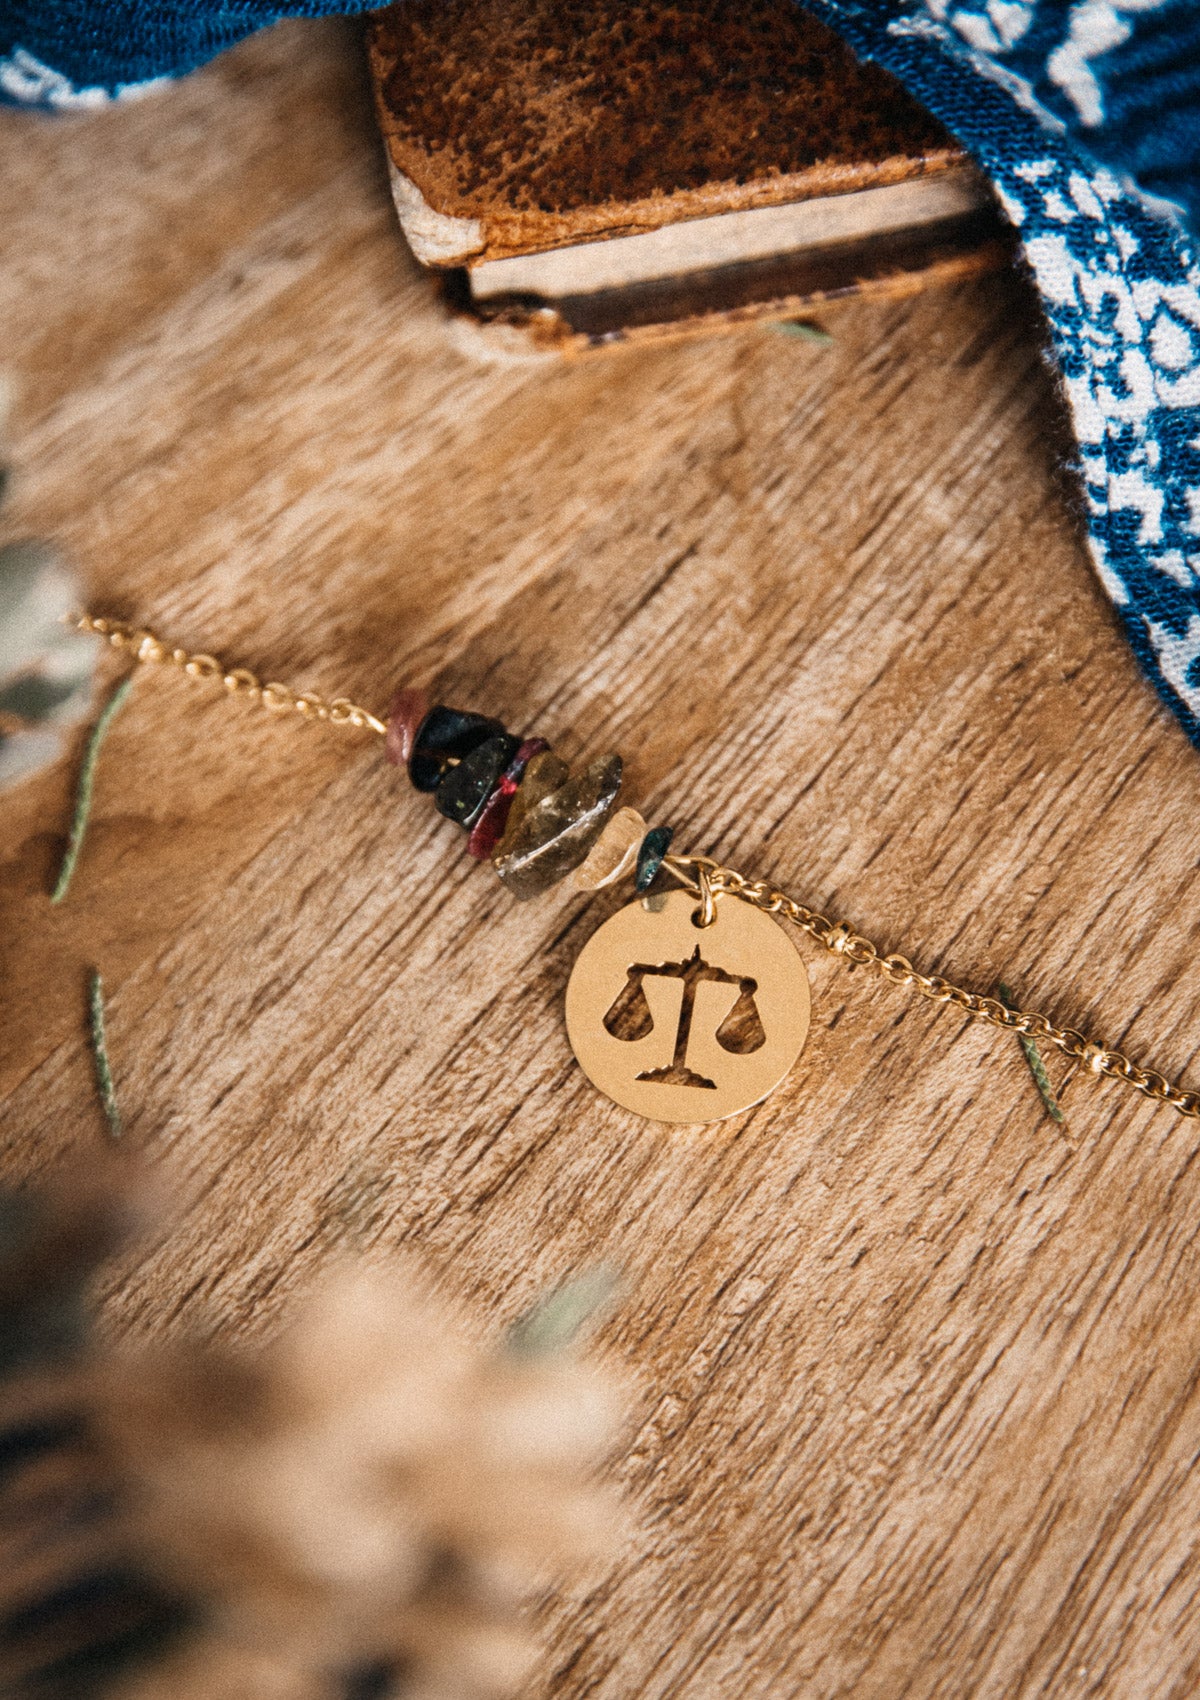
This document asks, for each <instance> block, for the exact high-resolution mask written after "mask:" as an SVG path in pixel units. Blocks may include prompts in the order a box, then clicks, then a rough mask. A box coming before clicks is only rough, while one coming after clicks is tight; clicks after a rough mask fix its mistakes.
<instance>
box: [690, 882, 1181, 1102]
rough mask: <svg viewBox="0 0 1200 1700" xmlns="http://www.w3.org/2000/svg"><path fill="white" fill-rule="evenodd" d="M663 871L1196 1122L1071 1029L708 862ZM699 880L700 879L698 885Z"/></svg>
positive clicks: (1124, 1063)
mask: <svg viewBox="0 0 1200 1700" xmlns="http://www.w3.org/2000/svg"><path fill="white" fill-rule="evenodd" d="M663 866H664V867H665V868H666V869H667V871H668V872H669V873H671V874H673V875H674V876H675V877H676V879H678V880H680V881H681V882H682V883H683V884H684V885H687V886H689V887H691V888H692V889H693V890H695V891H696V893H697V895H698V896H701V897H702V896H703V892H704V889H707V890H708V892H709V893H711V894H715V895H719V894H721V893H724V892H727V893H729V894H730V896H733V897H740V898H741V899H742V900H743V901H744V902H746V903H752V904H753V905H754V907H755V908H756V909H762V910H764V911H765V912H766V913H767V914H768V915H782V916H783V917H784V918H785V919H786V920H788V921H790V922H791V923H792V925H793V926H796V927H799V928H800V930H801V931H802V932H805V933H808V934H809V936H810V937H811V938H814V939H816V941H817V943H818V944H823V945H824V946H825V948H826V949H827V950H831V951H833V952H834V954H835V955H836V956H841V957H844V958H845V960H846V961H847V962H853V963H857V964H858V965H859V966H860V967H862V968H866V969H868V970H869V971H870V972H871V973H874V974H879V975H881V976H882V978H883V979H885V980H890V981H891V983H892V985H893V986H910V987H912V988H913V990H914V991H917V992H919V993H920V994H921V996H922V997H926V998H930V999H932V1001H933V1002H934V1003H947V1004H953V1005H954V1006H955V1008H956V1009H961V1010H963V1011H964V1012H965V1013H966V1014H967V1015H978V1016H982V1018H983V1019H984V1021H990V1022H991V1023H992V1025H993V1026H994V1027H1004V1028H1006V1029H1007V1030H1008V1031H1009V1032H1010V1033H1020V1034H1025V1035H1027V1036H1028V1037H1029V1038H1031V1039H1036V1040H1037V1041H1038V1042H1039V1043H1042V1044H1047V1045H1054V1046H1056V1047H1057V1049H1058V1050H1060V1051H1062V1052H1063V1053H1064V1054H1065V1055H1066V1056H1068V1057H1074V1058H1075V1059H1076V1060H1077V1061H1079V1062H1081V1063H1083V1065H1084V1066H1085V1067H1086V1068H1088V1069H1090V1070H1091V1072H1092V1073H1093V1074H1096V1075H1109V1076H1111V1077H1112V1078H1113V1079H1114V1080H1124V1081H1126V1082H1127V1083H1128V1084H1129V1085H1130V1086H1133V1087H1136V1089H1137V1090H1138V1091H1139V1092H1142V1093H1144V1094H1145V1095H1146V1097H1147V1098H1153V1099H1154V1100H1155V1102H1156V1103H1159V1104H1170V1105H1171V1106H1172V1108H1173V1109H1176V1110H1178V1111H1179V1113H1180V1115H1184V1116H1197V1117H1200V1092H1189V1091H1185V1090H1184V1089H1183V1088H1182V1087H1180V1086H1173V1085H1172V1084H1171V1082H1170V1081H1169V1080H1167V1079H1166V1078H1165V1077H1164V1076H1163V1075H1161V1074H1159V1073H1158V1072H1157V1071H1156V1070H1155V1069H1148V1068H1140V1067H1139V1066H1138V1064H1137V1063H1135V1062H1131V1061H1130V1060H1129V1058H1128V1057H1127V1056H1125V1055H1124V1054H1123V1053H1122V1052H1121V1051H1117V1050H1113V1049H1112V1047H1111V1046H1108V1045H1101V1044H1096V1043H1095V1042H1094V1041H1092V1040H1091V1039H1088V1038H1087V1037H1086V1036H1085V1035H1084V1034H1082V1033H1078V1032H1076V1030H1075V1029H1074V1028H1073V1027H1056V1026H1055V1025H1054V1024H1053V1022H1052V1021H1050V1019H1049V1018H1048V1017H1047V1016H1045V1015H1039V1014H1038V1013H1037V1012H1036V1011H1034V1010H1023V1009H1010V1008H1009V1007H1008V1006H1007V1004H1003V1003H1001V1002H1000V1000H999V998H992V997H987V996H986V995H985V994H984V993H982V992H968V991H965V990H964V989H963V987H961V986H955V985H952V984H951V982H950V981H949V980H944V979H943V978H942V977H941V975H940V974H922V973H920V972H919V970H918V969H916V968H914V967H913V965H912V963H911V962H910V961H909V960H908V958H907V957H905V956H885V955H883V954H882V953H881V952H880V950H879V949H878V947H877V946H876V945H874V944H872V943H871V941H870V939H866V938H863V937H862V935H861V934H859V933H856V932H854V931H853V929H852V928H851V927H850V926H849V925H848V924H847V923H846V922H845V921H831V920H829V919H828V918H827V917H826V916H824V915H821V914H819V913H818V912H817V911H816V910H815V909H809V908H807V907H806V906H805V905H804V904H803V903H797V902H796V900H795V898H793V897H789V896H788V895H787V893H786V892H782V891H777V890H776V889H775V887H774V886H773V885H771V884H770V882H769V881H767V880H752V879H747V878H746V877H745V875H744V874H739V873H736V872H735V871H734V869H732V868H724V867H722V866H721V865H720V863H718V862H713V861H711V860H710V859H709V858H708V857H706V856H667V857H666V858H664V862H663ZM701 873H702V874H703V878H702V879H701V878H699V877H697V876H699V875H701ZM710 901H711V898H710Z"/></svg>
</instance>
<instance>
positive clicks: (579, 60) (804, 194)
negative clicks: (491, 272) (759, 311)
mask: <svg viewBox="0 0 1200 1700" xmlns="http://www.w3.org/2000/svg"><path fill="white" fill-rule="evenodd" d="M369 39H370V53H371V64H372V71H373V76H374V80H375V85H376V92H377V98H378V106H379V114H380V122H381V125H382V128H383V131H384V135H385V138H386V141H387V146H388V150H389V154H390V157H391V161H392V164H393V166H394V167H395V169H396V171H397V172H398V173H399V174H401V176H402V178H404V179H407V180H408V184H409V185H412V186H415V189H416V191H417V192H418V194H419V196H420V198H421V202H423V203H424V206H423V207H422V206H421V204H420V202H417V203H415V204H416V205H417V207H418V211H419V212H422V213H423V212H424V210H425V209H426V208H427V209H429V211H431V212H432V213H433V214H435V215H440V216H441V217H443V218H448V219H454V220H461V221H464V222H463V225H462V226H461V227H458V226H455V227H450V226H446V227H445V229H446V230H448V231H449V237H448V239H447V243H446V248H445V255H444V258H443V259H442V260H441V261H440V262H439V258H438V255H437V253H436V252H435V251H432V250H428V251H424V252H422V248H421V245H420V243H419V242H415V243H414V246H416V247H417V249H418V252H420V253H422V257H423V258H425V259H426V260H427V261H431V262H432V263H435V264H436V263H445V264H454V263H461V262H462V260H463V259H464V258H469V260H470V262H471V263H477V262H478V261H480V260H485V259H496V258H500V257H502V256H505V255H510V254H518V253H531V252H536V251H538V250H542V249H546V248H554V247H560V246H563V245H565V244H568V243H573V242H579V241H581V240H588V239H594V238H597V237H605V236H615V235H624V234H630V233H633V232H636V231H642V230H650V229H654V228H657V227H658V226H661V225H664V224H668V223H672V222H674V221H675V220H678V219H685V218H689V219H690V218H697V217H703V216H705V215H707V214H711V213H718V212H729V211H737V210H742V209H746V208H750V207H757V206H768V205H777V204H779V203H782V202H788V201H796V200H803V199H808V198H811V197H815V196H822V195H829V194H839V193H844V192H846V191H848V190H854V189H861V188H868V187H874V186H876V185H881V184H885V183H896V182H901V181H904V180H906V179H908V178H911V177H913V176H918V175H921V174H924V173H927V172H932V171H940V170H944V169H946V168H948V167H950V166H954V165H959V164H961V163H962V161H963V158H964V156H963V154H962V152H961V150H960V149H959V147H958V146H957V144H956V143H955V142H954V141H953V139H952V138H951V137H950V135H949V134H948V133H947V132H946V131H945V130H944V129H942V127H941V126H940V125H939V124H938V123H937V122H936V121H935V120H934V119H933V118H932V117H930V115H929V114H928V113H927V112H925V111H924V109H923V108H922V107H920V106H918V105H917V103H916V102H915V101H913V100H912V99H911V97H910V96H909V95H908V94H907V93H906V92H905V90H904V89H903V88H902V87H901V86H900V84H899V83H897V82H896V81H895V79H894V78H892V77H891V76H889V75H888V74H887V73H886V72H884V71H881V70H879V69H878V68H877V67H875V66H873V65H867V64H863V63H860V62H859V61H858V60H857V59H855V57H854V55H853V54H852V53H851V51H850V49H849V48H848V47H847V46H846V45H845V44H844V43H843V42H842V41H841V40H840V39H839V38H838V37H837V36H836V35H834V34H833V33H832V32H831V31H830V30H828V29H827V28H826V27H825V25H824V24H822V23H820V22H818V20H817V19H816V18H814V17H812V16H811V14H809V13H807V12H804V11H803V10H801V9H800V8H799V7H798V6H796V5H795V4H794V3H793V0H662V3H656V0H399V3H398V4H395V5H392V6H389V7H387V9H386V10H384V11H382V12H378V13H376V14H374V16H373V18H372V20H371V25H370V38H369ZM399 194H400V188H399V187H398V198H399ZM402 216H404V208H403V204H402ZM435 222H436V221H435ZM409 224H410V218H409V217H405V226H406V229H408V228H409ZM476 227H477V228H476ZM460 228H461V231H462V232H463V234H462V236H461V238H460V237H459V236H457V235H456V234H455V232H456V231H458V230H459V229H460ZM411 234H412V232H411V230H410V236H411ZM460 240H461V241H462V242H465V243H466V248H465V250H464V251H463V252H462V253H459V254H458V255H455V254H454V253H453V249H454V244H455V242H456V241H460Z"/></svg>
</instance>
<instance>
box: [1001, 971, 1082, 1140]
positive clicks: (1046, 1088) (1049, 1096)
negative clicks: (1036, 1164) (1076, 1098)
mask: <svg viewBox="0 0 1200 1700" xmlns="http://www.w3.org/2000/svg"><path fill="white" fill-rule="evenodd" d="M996 996H997V997H998V998H999V999H1000V1002H1001V1003H1002V1004H1004V1005H1006V1007H1007V1008H1009V1009H1016V1008H1017V1007H1018V1006H1017V1004H1016V1003H1014V1001H1013V995H1012V993H1011V992H1010V991H1009V989H1008V987H1007V986H1006V985H1004V984H1003V983H1001V984H1000V985H999V986H997V987H996ZM1018 1038H1019V1039H1020V1041H1021V1049H1022V1050H1023V1051H1024V1053H1025V1061H1026V1062H1027V1063H1028V1064H1029V1072H1030V1074H1032V1076H1033V1082H1034V1085H1035V1086H1036V1087H1037V1089H1038V1093H1039V1096H1040V1097H1041V1100H1042V1103H1043V1104H1044V1105H1045V1107H1046V1114H1047V1115H1048V1116H1049V1117H1050V1119H1051V1121H1056V1122H1057V1123H1058V1124H1059V1126H1060V1127H1062V1128H1063V1129H1064V1130H1065V1128H1066V1123H1067V1118H1066V1117H1065V1116H1064V1115H1063V1113H1062V1106H1061V1105H1060V1104H1059V1101H1058V1097H1057V1095H1056V1094H1055V1091H1054V1088H1053V1086H1051V1084H1050V1076H1049V1075H1048V1074H1047V1073H1046V1065H1045V1063H1044V1062H1043V1061H1042V1053H1041V1052H1040V1051H1039V1050H1038V1048H1037V1044H1036V1043H1035V1041H1034V1040H1033V1039H1031V1038H1030V1037H1029V1035H1028V1034H1027V1033H1021V1034H1018Z"/></svg>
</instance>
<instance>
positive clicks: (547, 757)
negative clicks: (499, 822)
mask: <svg viewBox="0 0 1200 1700" xmlns="http://www.w3.org/2000/svg"><path fill="white" fill-rule="evenodd" d="M570 775H571V770H570V768H569V767H568V766H567V764H566V762H565V761H563V759H562V757H561V756H556V755H555V753H554V751H553V750H550V749H547V750H542V751H540V752H539V753H538V754H537V755H536V756H531V757H530V759H529V761H528V762H527V763H526V764H525V772H524V774H523V775H522V776H521V783H520V784H519V785H518V786H517V793H516V796H515V797H514V798H513V800H512V802H511V804H510V805H509V810H508V819H507V821H506V822H505V826H504V831H503V833H502V834H501V837H500V841H499V843H498V844H497V845H496V849H495V853H494V856H493V860H494V861H499V859H500V857H501V856H504V855H507V853H508V850H509V847H510V845H511V844H512V842H513V840H514V838H515V837H516V835H517V833H518V832H519V831H520V830H521V822H522V821H523V820H524V819H525V816H526V815H527V814H528V813H529V811H530V809H532V808H533V807H534V805H535V804H537V803H540V802H541V800H542V798H543V797H548V796H549V795H550V793H551V791H557V790H558V788H559V786H560V785H565V783H566V782H567V780H568V779H569V778H570Z"/></svg>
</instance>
